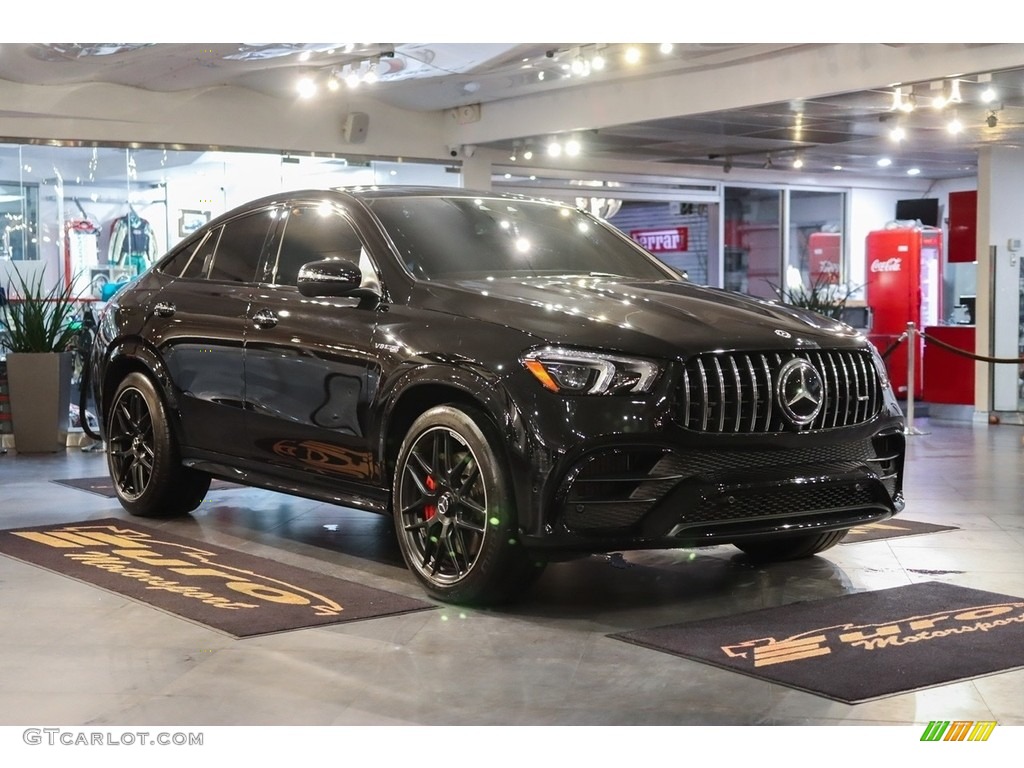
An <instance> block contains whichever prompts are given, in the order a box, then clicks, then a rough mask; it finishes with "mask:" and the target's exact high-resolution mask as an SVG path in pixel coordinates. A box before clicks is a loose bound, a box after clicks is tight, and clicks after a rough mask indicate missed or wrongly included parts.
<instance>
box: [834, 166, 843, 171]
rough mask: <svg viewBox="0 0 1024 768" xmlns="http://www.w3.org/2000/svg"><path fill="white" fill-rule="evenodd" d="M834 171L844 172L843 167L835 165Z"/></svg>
mask: <svg viewBox="0 0 1024 768" xmlns="http://www.w3.org/2000/svg"><path fill="white" fill-rule="evenodd" d="M832 170H833V171H841V170H843V166H841V165H833V166H832Z"/></svg>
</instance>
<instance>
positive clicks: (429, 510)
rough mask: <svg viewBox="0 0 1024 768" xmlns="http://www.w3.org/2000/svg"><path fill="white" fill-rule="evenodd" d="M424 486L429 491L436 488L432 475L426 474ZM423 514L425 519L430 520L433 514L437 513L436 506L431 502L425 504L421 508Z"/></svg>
mask: <svg viewBox="0 0 1024 768" xmlns="http://www.w3.org/2000/svg"><path fill="white" fill-rule="evenodd" d="M426 486H427V490H428V491H430V492H431V493H433V492H434V491H436V490H437V481H436V480H434V477H433V475H427V482H426ZM423 514H424V515H425V516H426V518H427V520H431V519H433V517H434V515H436V514H437V507H435V506H434V505H433V504H427V505H426V506H425V507H424V508H423Z"/></svg>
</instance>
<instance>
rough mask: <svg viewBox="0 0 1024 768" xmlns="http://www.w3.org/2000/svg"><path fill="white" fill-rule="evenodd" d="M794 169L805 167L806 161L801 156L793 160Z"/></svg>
mask: <svg viewBox="0 0 1024 768" xmlns="http://www.w3.org/2000/svg"><path fill="white" fill-rule="evenodd" d="M793 167H794V168H803V167H804V159H803V158H802V157H800V155H797V156H796V157H794V158H793Z"/></svg>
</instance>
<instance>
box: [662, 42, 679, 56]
mask: <svg viewBox="0 0 1024 768" xmlns="http://www.w3.org/2000/svg"><path fill="white" fill-rule="evenodd" d="M673 47H675V46H673V45H672V43H662V44H661V45H659V46H658V50H659V51H661V52H662V53H666V54H667V53H672V48H673Z"/></svg>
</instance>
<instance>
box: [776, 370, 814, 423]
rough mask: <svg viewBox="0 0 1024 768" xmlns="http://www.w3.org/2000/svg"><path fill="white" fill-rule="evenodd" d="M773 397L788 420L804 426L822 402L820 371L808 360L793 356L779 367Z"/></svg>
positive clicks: (812, 417) (811, 419) (809, 421)
mask: <svg viewBox="0 0 1024 768" xmlns="http://www.w3.org/2000/svg"><path fill="white" fill-rule="evenodd" d="M776 381H777V383H776V399H777V400H778V403H779V407H780V408H781V409H782V413H783V414H785V416H786V418H787V419H789V421H790V422H791V423H792V424H793V425H795V426H797V427H804V426H807V425H808V424H810V423H811V422H812V421H814V419H815V417H817V415H818V414H819V413H820V412H821V406H822V404H823V402H824V399H825V398H824V396H823V393H822V389H823V386H822V381H821V375H820V374H819V373H818V371H817V370H816V369H815V368H814V366H813V365H811V364H810V363H809V362H807V361H806V360H804V359H803V358H800V357H795V358H793V359H792V360H790V361H789V362H788V363H786V364H785V365H783V366H782V368H780V369H779V376H778V379H777V380H776Z"/></svg>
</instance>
